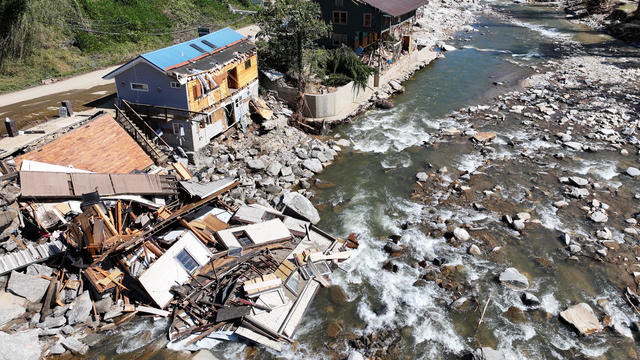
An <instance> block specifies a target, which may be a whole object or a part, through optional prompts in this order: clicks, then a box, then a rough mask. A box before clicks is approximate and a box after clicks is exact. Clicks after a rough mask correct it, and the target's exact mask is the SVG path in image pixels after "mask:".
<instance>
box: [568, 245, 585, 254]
mask: <svg viewBox="0 0 640 360" xmlns="http://www.w3.org/2000/svg"><path fill="white" fill-rule="evenodd" d="M580 251H582V248H581V247H580V245H577V244H571V245H569V252H570V253H572V254H577V253H579V252H580Z"/></svg>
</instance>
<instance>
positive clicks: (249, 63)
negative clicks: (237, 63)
mask: <svg viewBox="0 0 640 360" xmlns="http://www.w3.org/2000/svg"><path fill="white" fill-rule="evenodd" d="M250 67H251V59H249V60H247V61H245V63H244V68H245V70H246V69H248V68H250Z"/></svg>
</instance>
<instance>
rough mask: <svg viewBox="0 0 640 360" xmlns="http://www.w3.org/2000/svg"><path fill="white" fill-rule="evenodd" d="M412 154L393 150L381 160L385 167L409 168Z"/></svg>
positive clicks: (381, 164)
mask: <svg viewBox="0 0 640 360" xmlns="http://www.w3.org/2000/svg"><path fill="white" fill-rule="evenodd" d="M411 163H412V161H411V156H410V155H409V154H408V153H406V152H393V153H389V154H386V155H385V156H384V159H383V160H382V161H381V162H380V166H382V168H384V169H397V168H407V167H409V166H411Z"/></svg>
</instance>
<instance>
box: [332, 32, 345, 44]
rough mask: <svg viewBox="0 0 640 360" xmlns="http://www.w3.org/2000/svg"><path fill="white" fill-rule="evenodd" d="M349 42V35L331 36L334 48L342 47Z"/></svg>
mask: <svg viewBox="0 0 640 360" xmlns="http://www.w3.org/2000/svg"><path fill="white" fill-rule="evenodd" d="M348 41H349V37H348V36H347V34H340V33H333V34H331V42H332V44H333V46H340V45H342V44H346V43H347V42H348Z"/></svg>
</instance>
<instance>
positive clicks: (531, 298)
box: [520, 292, 540, 306]
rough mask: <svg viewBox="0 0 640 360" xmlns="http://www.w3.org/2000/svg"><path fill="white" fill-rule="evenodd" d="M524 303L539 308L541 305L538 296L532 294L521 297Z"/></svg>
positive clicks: (527, 293)
mask: <svg viewBox="0 0 640 360" xmlns="http://www.w3.org/2000/svg"><path fill="white" fill-rule="evenodd" d="M520 299H521V300H522V303H523V304H525V305H527V306H537V305H540V299H538V297H537V296H535V295H533V294H532V293H530V292H525V293H523V294H522V296H520Z"/></svg>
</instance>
